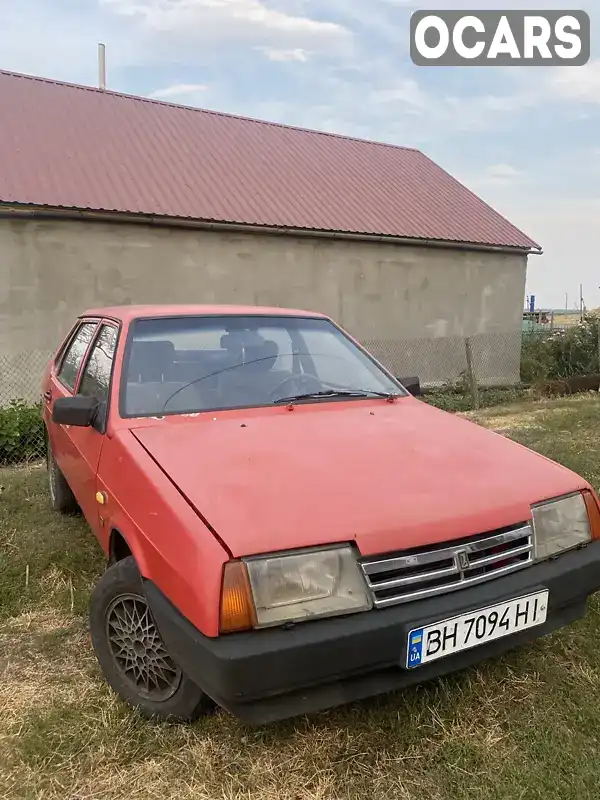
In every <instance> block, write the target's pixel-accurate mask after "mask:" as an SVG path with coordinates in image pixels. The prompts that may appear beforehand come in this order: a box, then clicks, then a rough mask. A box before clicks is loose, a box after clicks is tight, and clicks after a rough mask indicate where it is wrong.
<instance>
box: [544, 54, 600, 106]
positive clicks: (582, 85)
mask: <svg viewBox="0 0 600 800" xmlns="http://www.w3.org/2000/svg"><path fill="white" fill-rule="evenodd" d="M548 91H549V93H550V94H553V95H555V96H556V97H558V98H560V99H564V100H571V101H575V102H578V103H599V104H600V59H596V60H594V61H589V62H588V63H587V64H586V65H585V66H583V67H576V68H573V67H557V68H556V70H554V71H553V75H552V76H551V78H550V80H549V81H548Z"/></svg>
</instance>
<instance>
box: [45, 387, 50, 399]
mask: <svg viewBox="0 0 600 800" xmlns="http://www.w3.org/2000/svg"><path fill="white" fill-rule="evenodd" d="M44 400H52V392H51V391H50V390H49V389H48V390H47V391H45V392H44Z"/></svg>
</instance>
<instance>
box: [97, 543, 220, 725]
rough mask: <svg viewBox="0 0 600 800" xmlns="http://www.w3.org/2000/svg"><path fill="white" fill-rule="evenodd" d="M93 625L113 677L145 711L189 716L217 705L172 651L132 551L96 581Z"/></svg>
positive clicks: (119, 690) (100, 655)
mask: <svg viewBox="0 0 600 800" xmlns="http://www.w3.org/2000/svg"><path fill="white" fill-rule="evenodd" d="M90 631H91V637H92V645H93V647H94V650H95V652H96V657H97V659H98V662H99V664H100V668H101V670H102V673H103V675H104V677H105V679H106V681H107V683H108V684H109V686H110V687H111V688H112V689H113V690H114V691H115V692H116V694H117V695H118V696H119V697H120V698H121V699H122V700H124V701H125V702H126V703H128V704H129V705H130V706H131V707H133V708H135V709H136V710H137V711H138V712H139V713H140V714H141V715H142V716H144V717H147V718H151V719H156V720H173V721H180V722H186V721H190V720H193V719H196V718H197V717H199V716H200V715H201V714H202V713H203V711H204V710H206V709H208V707H209V706H210V705H211V702H210V700H209V698H208V697H207V695H205V694H204V692H203V691H202V690H201V689H200V688H199V687H198V686H196V684H195V683H193V682H192V681H191V680H190V679H189V678H188V677H187V675H185V674H184V673H183V672H182V670H181V668H180V667H179V666H178V665H177V664H176V663H175V661H174V660H173V658H172V657H171V655H170V654H169V653H168V652H167V649H166V647H165V645H164V643H163V641H162V638H161V636H160V633H159V631H158V627H157V626H156V623H155V622H154V619H153V617H152V613H151V611H150V608H149V606H148V603H147V602H146V598H145V595H144V587H143V584H142V578H141V575H140V572H139V570H138V568H137V565H136V563H135V561H134V559H133V558H132V557H131V556H128V557H127V558H124V559H123V560H122V561H118V562H117V563H116V564H113V565H112V566H110V567H109V568H108V569H107V570H106V572H105V573H104V574H103V575H102V577H101V578H100V580H99V581H98V583H97V584H96V587H95V589H94V591H93V592H92V599H91V604H90Z"/></svg>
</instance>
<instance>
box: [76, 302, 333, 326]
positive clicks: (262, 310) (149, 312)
mask: <svg viewBox="0 0 600 800" xmlns="http://www.w3.org/2000/svg"><path fill="white" fill-rule="evenodd" d="M221 315H222V316H225V315H226V316H266V317H275V316H276V317H319V318H321V319H326V318H327V316H326V315H325V314H321V313H319V312H317V311H302V310H296V309H291V308H278V307H275V306H241V305H165V304H160V305H123V306H106V307H103V308H89V309H87V311H85V312H84V313H82V314H80V315H79V317H80V318H81V317H107V318H110V319H116V320H119V321H120V322H130V321H131V320H133V319H138V318H140V317H188V316H189V317H192V316H197V317H200V316H207V317H208V316H221Z"/></svg>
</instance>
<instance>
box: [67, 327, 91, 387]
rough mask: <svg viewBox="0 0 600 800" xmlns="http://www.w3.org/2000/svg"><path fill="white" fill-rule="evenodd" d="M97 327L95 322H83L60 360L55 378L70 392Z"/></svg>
mask: <svg viewBox="0 0 600 800" xmlns="http://www.w3.org/2000/svg"><path fill="white" fill-rule="evenodd" d="M97 327H98V323H97V322H84V323H83V325H82V326H81V327H80V328H79V330H78V331H77V333H76V334H75V338H74V339H73V341H72V342H71V344H70V345H69V346H68V348H67V351H66V353H65V357H64V358H63V360H62V364H61V365H60V369H59V370H58V375H57V377H58V379H59V381H60V382H61V383H64V385H65V386H66V387H68V388H69V389H71V390H73V389H74V388H75V383H76V381H77V375H78V374H79V368H80V367H81V362H82V361H83V357H84V355H85V354H86V351H87V349H88V346H89V344H90V342H91V341H92V337H93V336H94V333H95V331H96V328H97Z"/></svg>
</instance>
